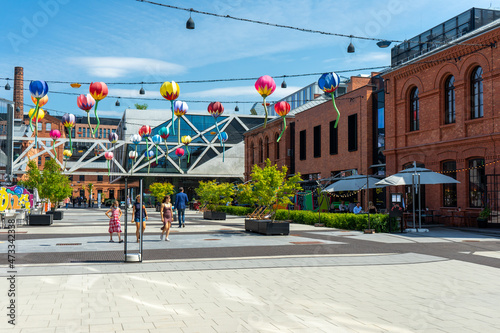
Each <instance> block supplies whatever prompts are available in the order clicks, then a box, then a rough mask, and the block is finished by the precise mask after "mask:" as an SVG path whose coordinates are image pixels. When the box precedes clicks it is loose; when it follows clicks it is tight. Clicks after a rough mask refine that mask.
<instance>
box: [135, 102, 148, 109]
mask: <svg viewBox="0 0 500 333" xmlns="http://www.w3.org/2000/svg"><path fill="white" fill-rule="evenodd" d="M134 106H135V108H136V109H137V110H146V109H147V108H148V105H147V104H146V103H144V104H139V103H135V104H134Z"/></svg>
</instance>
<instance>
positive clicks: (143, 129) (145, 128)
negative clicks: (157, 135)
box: [139, 125, 151, 173]
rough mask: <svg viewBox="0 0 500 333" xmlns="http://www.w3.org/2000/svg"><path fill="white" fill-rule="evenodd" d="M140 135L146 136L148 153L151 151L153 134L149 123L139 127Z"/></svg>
mask: <svg viewBox="0 0 500 333" xmlns="http://www.w3.org/2000/svg"><path fill="white" fill-rule="evenodd" d="M139 135H140V136H141V138H144V139H145V140H146V153H148V152H149V140H148V138H149V136H150V135H151V127H149V126H148V125H144V126H142V127H141V128H140V129H139ZM150 164H151V163H149V164H148V173H149V166H150Z"/></svg>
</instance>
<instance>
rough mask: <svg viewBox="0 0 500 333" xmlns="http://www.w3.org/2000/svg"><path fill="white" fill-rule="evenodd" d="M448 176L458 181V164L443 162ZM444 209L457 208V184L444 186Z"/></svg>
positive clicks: (444, 170)
mask: <svg viewBox="0 0 500 333" xmlns="http://www.w3.org/2000/svg"><path fill="white" fill-rule="evenodd" d="M443 172H444V174H445V175H446V176H449V177H451V178H453V179H457V162H456V161H446V162H443ZM443 207H457V184H443Z"/></svg>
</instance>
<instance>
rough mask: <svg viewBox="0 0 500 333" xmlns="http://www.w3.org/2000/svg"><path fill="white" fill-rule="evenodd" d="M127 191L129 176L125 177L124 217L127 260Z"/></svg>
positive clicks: (124, 243) (124, 249) (124, 248)
mask: <svg viewBox="0 0 500 333" xmlns="http://www.w3.org/2000/svg"><path fill="white" fill-rule="evenodd" d="M127 192H128V178H127V177H125V218H124V221H125V241H124V242H123V246H124V247H123V251H124V252H123V253H125V261H126V260H127V240H128V229H127V226H128V223H127V222H128V221H127V220H128V219H127V217H128V215H127V213H128V205H127Z"/></svg>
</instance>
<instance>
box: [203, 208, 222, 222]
mask: <svg viewBox="0 0 500 333" xmlns="http://www.w3.org/2000/svg"><path fill="white" fill-rule="evenodd" d="M203 218H204V219H205V220H225V219H226V213H225V212H213V211H211V210H207V211H205V212H203Z"/></svg>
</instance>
